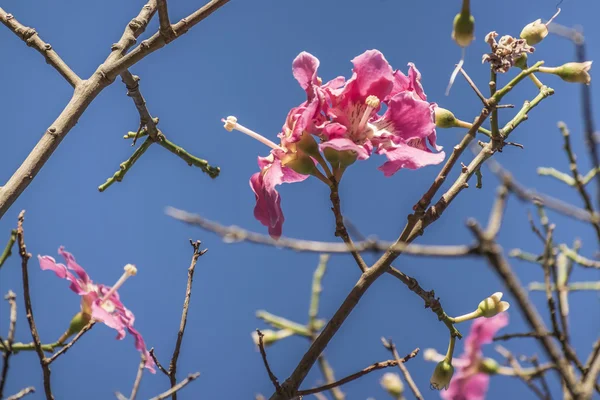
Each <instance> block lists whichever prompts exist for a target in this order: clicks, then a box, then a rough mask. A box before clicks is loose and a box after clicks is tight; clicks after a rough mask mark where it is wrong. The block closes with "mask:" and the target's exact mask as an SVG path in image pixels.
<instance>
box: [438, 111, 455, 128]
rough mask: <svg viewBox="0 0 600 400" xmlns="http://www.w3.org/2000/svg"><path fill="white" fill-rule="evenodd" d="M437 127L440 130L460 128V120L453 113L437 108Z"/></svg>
mask: <svg viewBox="0 0 600 400" xmlns="http://www.w3.org/2000/svg"><path fill="white" fill-rule="evenodd" d="M435 126H436V127H438V128H454V127H456V126H458V120H457V119H456V117H455V116H454V114H452V111H450V110H446V109H445V108H442V107H436V108H435Z"/></svg>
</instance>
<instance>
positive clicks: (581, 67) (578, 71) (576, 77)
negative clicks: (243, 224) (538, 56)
mask: <svg viewBox="0 0 600 400" xmlns="http://www.w3.org/2000/svg"><path fill="white" fill-rule="evenodd" d="M590 68H592V62H591V61H586V62H582V63H578V62H570V63H566V64H564V65H561V66H560V67H556V68H549V69H553V70H554V71H553V72H551V73H553V74H554V75H558V76H559V77H560V78H561V79H562V80H563V81H566V82H571V83H585V84H586V85H589V84H590V82H591V81H592V77H591V76H590V74H589V73H588V71H589V70H590ZM540 72H541V69H540Z"/></svg>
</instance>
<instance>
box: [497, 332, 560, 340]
mask: <svg viewBox="0 0 600 400" xmlns="http://www.w3.org/2000/svg"><path fill="white" fill-rule="evenodd" d="M542 336H555V334H554V332H540V333H538V332H525V333H507V334H506V335H499V336H495V337H494V338H493V341H494V342H497V341H501V340H510V339H514V338H536V339H539V338H540V337H542Z"/></svg>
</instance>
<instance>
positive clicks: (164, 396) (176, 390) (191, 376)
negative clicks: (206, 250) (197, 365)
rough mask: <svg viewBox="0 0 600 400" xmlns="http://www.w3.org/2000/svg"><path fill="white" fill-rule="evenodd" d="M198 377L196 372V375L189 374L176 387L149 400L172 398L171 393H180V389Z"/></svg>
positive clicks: (198, 374)
mask: <svg viewBox="0 0 600 400" xmlns="http://www.w3.org/2000/svg"><path fill="white" fill-rule="evenodd" d="M199 376H200V372H196V373H193V374H190V375H188V377H187V378H185V379H184V380H182V381H181V382H179V383H178V384H177V385H175V386H174V387H172V388H171V389H169V390H167V391H166V392H164V393H161V394H159V395H158V396H156V397H153V398H151V399H150V400H164V399H166V398H167V397H169V396H172V395H173V393H177V392H178V391H180V390H181V389H183V388H184V387H185V386H186V385H187V384H188V383H190V382H192V381H193V380H195V379H196V378H198V377H199Z"/></svg>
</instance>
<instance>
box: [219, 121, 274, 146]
mask: <svg viewBox="0 0 600 400" xmlns="http://www.w3.org/2000/svg"><path fill="white" fill-rule="evenodd" d="M221 122H224V123H225V125H223V127H224V128H225V129H226V130H227V131H229V132H231V131H233V130H236V131H240V132H242V133H245V134H246V135H248V136H250V137H251V138H253V139H256V140H258V141H259V142H261V143H262V144H264V145H267V146H269V147H270V148H272V149H275V150H283V149H282V148H281V146H278V145H276V144H275V143H273V142H272V141H270V140H269V139H267V138H266V137H264V136H262V135H261V134H259V133H256V132H254V131H253V130H251V129H248V128H246V127H245V126H243V125H240V124H238V123H237V118H236V117H234V116H229V117H227V119H224V118H221Z"/></svg>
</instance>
